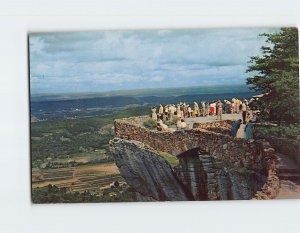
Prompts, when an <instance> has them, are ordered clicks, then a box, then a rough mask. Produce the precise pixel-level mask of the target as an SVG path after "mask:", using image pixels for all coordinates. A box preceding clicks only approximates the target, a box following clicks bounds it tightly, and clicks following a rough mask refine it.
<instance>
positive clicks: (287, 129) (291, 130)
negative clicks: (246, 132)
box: [255, 124, 300, 139]
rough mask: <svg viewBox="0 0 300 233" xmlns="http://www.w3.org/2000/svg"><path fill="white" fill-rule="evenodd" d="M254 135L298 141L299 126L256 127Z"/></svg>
mask: <svg viewBox="0 0 300 233" xmlns="http://www.w3.org/2000/svg"><path fill="white" fill-rule="evenodd" d="M255 131H256V134H257V135H260V136H262V137H268V136H276V137H284V138H291V139H300V138H299V137H300V125H299V124H295V125H281V126H275V127H263V126H260V127H257V128H256V129H255Z"/></svg>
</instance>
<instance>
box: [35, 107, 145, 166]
mask: <svg viewBox="0 0 300 233" xmlns="http://www.w3.org/2000/svg"><path fill="white" fill-rule="evenodd" d="M148 108H149V107H135V108H128V109H125V110H122V111H119V112H116V113H113V114H110V115H106V116H96V117H87V118H79V119H64V120H55V121H41V122H34V123H32V124H31V155H32V164H33V166H38V165H39V164H41V163H42V162H43V160H45V159H46V158H48V157H50V158H59V157H61V156H66V155H68V156H69V157H72V156H73V155H76V154H78V153H80V152H93V151H95V150H97V149H107V144H108V142H109V140H110V139H112V138H113V135H111V134H109V133H106V134H101V135H100V134H98V130H99V129H100V128H102V127H104V126H106V125H108V124H112V123H113V121H114V119H118V118H124V117H130V116H138V115H145V114H146V113H147V111H148Z"/></svg>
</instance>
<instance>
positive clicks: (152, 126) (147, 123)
mask: <svg viewBox="0 0 300 233" xmlns="http://www.w3.org/2000/svg"><path fill="white" fill-rule="evenodd" d="M143 125H144V126H145V127H146V128H147V129H156V126H157V122H156V121H155V120H152V119H149V120H147V121H144V123H143Z"/></svg>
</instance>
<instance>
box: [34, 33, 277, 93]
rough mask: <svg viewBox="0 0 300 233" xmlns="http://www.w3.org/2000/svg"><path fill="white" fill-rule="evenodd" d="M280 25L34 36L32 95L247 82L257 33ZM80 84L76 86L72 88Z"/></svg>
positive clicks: (259, 42)
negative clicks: (249, 62)
mask: <svg viewBox="0 0 300 233" xmlns="http://www.w3.org/2000/svg"><path fill="white" fill-rule="evenodd" d="M276 30H278V29H274V28H271V29H263V28H259V29H252V28H248V29H193V30H137V31H101V32H68V33H34V34H30V40H29V43H30V77H31V83H32V85H31V88H32V92H33V93H38V92H74V91H95V90H96V91H99V92H100V91H109V90H116V89H135V88H147V87H156V88H158V87H178V86H195V85H203V84H229V83H245V79H246V76H245V70H246V68H247V61H248V60H249V57H250V56H252V55H257V54H259V53H260V47H261V46H262V45H263V44H264V39H263V38H260V37H259V36H258V35H259V34H261V33H263V32H272V31H276ZM74 87H76V89H74Z"/></svg>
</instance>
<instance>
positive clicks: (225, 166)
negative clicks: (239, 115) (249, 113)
mask: <svg viewBox="0 0 300 233" xmlns="http://www.w3.org/2000/svg"><path fill="white" fill-rule="evenodd" d="M145 120H147V117H134V118H127V119H118V120H115V122H114V124H115V136H116V137H118V138H121V139H115V140H114V141H115V142H114V141H112V142H111V150H112V154H113V155H114V157H115V159H116V163H117V165H118V167H119V168H120V171H121V174H122V176H123V177H124V178H125V179H126V181H127V182H128V183H129V185H130V186H132V187H134V189H135V190H137V191H138V192H139V193H140V194H142V195H145V196H146V197H149V198H152V199H154V200H185V199H188V200H220V199H222V200H232V199H251V198H252V197H253V196H255V197H254V199H270V198H274V197H275V196H276V195H277V193H278V190H279V180H278V177H277V176H276V171H275V163H276V157H275V156H274V149H273V148H272V147H271V146H270V144H269V143H268V142H265V141H263V140H261V141H255V142H248V141H246V140H244V139H238V138H232V137H230V136H228V135H226V134H223V133H220V132H216V131H211V129H212V128H214V129H217V128H218V127H219V128H222V129H224V130H229V129H230V127H231V123H232V122H230V121H224V122H213V123H204V124H198V125H195V127H197V128H194V129H189V130H178V131H175V132H161V131H156V130H149V129H147V128H145V127H143V122H144V121H145ZM125 142H126V143H125ZM124 143H125V144H124ZM131 143H133V144H131ZM139 143H140V144H139ZM122 145H123V146H122ZM115 148H118V149H115ZM193 150H200V151H202V152H206V155H199V156H198V157H196V158H192V159H188V157H186V156H187V153H189V152H190V151H193ZM158 151H162V152H166V153H168V154H170V155H173V156H177V157H178V158H179V161H180V164H179V166H178V167H176V168H175V170H173V169H172V168H171V167H170V166H169V165H167V164H168V163H167V162H166V161H165V160H164V159H163V158H161V157H160V156H159V152H158ZM156 157H158V158H156ZM134 167H139V169H132V168H134ZM161 169H162V170H165V171H160V170H161ZM125 171H127V172H125ZM132 171H134V172H132ZM146 178H147V179H148V178H149V179H148V181H147V182H142V183H140V181H141V180H143V179H146ZM144 183H145V184H146V185H143V184H144ZM150 183H151V185H150ZM148 186H151V187H152V186H153V188H149V187H148ZM254 194H255V195H254ZM147 195H148V196H147Z"/></svg>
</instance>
